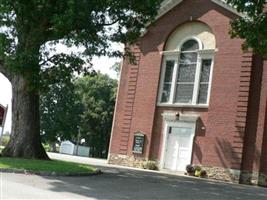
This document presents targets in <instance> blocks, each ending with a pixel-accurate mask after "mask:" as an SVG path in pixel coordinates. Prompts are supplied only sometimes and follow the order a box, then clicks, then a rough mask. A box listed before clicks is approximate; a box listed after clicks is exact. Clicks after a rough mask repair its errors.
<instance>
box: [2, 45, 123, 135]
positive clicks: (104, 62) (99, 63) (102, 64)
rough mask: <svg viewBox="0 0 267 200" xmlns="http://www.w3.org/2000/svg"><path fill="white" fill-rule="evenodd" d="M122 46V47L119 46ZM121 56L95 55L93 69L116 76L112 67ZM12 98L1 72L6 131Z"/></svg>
mask: <svg viewBox="0 0 267 200" xmlns="http://www.w3.org/2000/svg"><path fill="white" fill-rule="evenodd" d="M118 48H121V47H118ZM120 60H121V59H120V58H109V57H104V56H102V57H94V58H93V60H92V63H93V69H95V70H96V71H100V72H101V73H102V74H108V75H109V76H110V77H111V78H116V72H115V71H114V70H112V69H111V67H112V66H113V64H114V63H115V62H119V61H120ZM11 99H12V90H11V84H10V82H9V81H8V80H7V79H6V78H5V77H4V76H3V75H2V74H1V73H0V104H2V105H3V106H7V105H8V114H7V118H6V124H5V127H4V133H5V132H7V131H8V132H10V130H11ZM0 134H1V128H0Z"/></svg>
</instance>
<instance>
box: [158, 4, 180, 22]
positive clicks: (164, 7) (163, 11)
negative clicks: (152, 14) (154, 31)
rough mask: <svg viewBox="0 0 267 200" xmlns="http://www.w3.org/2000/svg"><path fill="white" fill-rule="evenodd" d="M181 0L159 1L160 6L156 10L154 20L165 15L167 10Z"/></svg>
mask: <svg viewBox="0 0 267 200" xmlns="http://www.w3.org/2000/svg"><path fill="white" fill-rule="evenodd" d="M182 1H183V0H165V1H163V2H162V3H161V7H160V9H159V11H158V15H157V16H156V20H157V19H159V18H160V17H162V16H163V15H165V14H166V13H167V12H169V11H170V10H171V9H173V8H174V7H175V6H177V5H178V4H179V3H181V2H182Z"/></svg>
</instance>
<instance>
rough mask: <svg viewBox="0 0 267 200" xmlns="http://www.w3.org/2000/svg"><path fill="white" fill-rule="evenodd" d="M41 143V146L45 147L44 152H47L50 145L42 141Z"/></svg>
mask: <svg viewBox="0 0 267 200" xmlns="http://www.w3.org/2000/svg"><path fill="white" fill-rule="evenodd" d="M42 145H43V147H44V149H45V151H46V152H49V151H50V145H49V144H47V143H42Z"/></svg>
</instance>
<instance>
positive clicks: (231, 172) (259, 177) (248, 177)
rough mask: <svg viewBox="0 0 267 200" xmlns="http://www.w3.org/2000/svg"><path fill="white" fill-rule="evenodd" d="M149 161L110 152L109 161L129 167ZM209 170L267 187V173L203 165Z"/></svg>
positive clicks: (211, 174)
mask: <svg viewBox="0 0 267 200" xmlns="http://www.w3.org/2000/svg"><path fill="white" fill-rule="evenodd" d="M147 161H148V159H146V158H142V157H134V156H127V155H118V154H110V155H109V159H108V163H109V164H114V165H122V166H127V167H135V168H143V166H144V164H145V163H146V162H147ZM201 168H202V169H203V170H206V171H207V175H208V178H209V179H215V180H221V181H228V182H233V183H239V182H240V183H242V184H248V185H260V186H265V187H267V174H264V173H260V174H259V173H257V172H253V173H251V172H246V171H242V172H240V170H235V169H226V168H222V167H211V166H201Z"/></svg>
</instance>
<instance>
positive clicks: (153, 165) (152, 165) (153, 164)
mask: <svg viewBox="0 0 267 200" xmlns="http://www.w3.org/2000/svg"><path fill="white" fill-rule="evenodd" d="M142 167H143V168H144V169H149V170H158V163H157V161H154V160H148V161H145V162H144V163H143V164H142Z"/></svg>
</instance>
